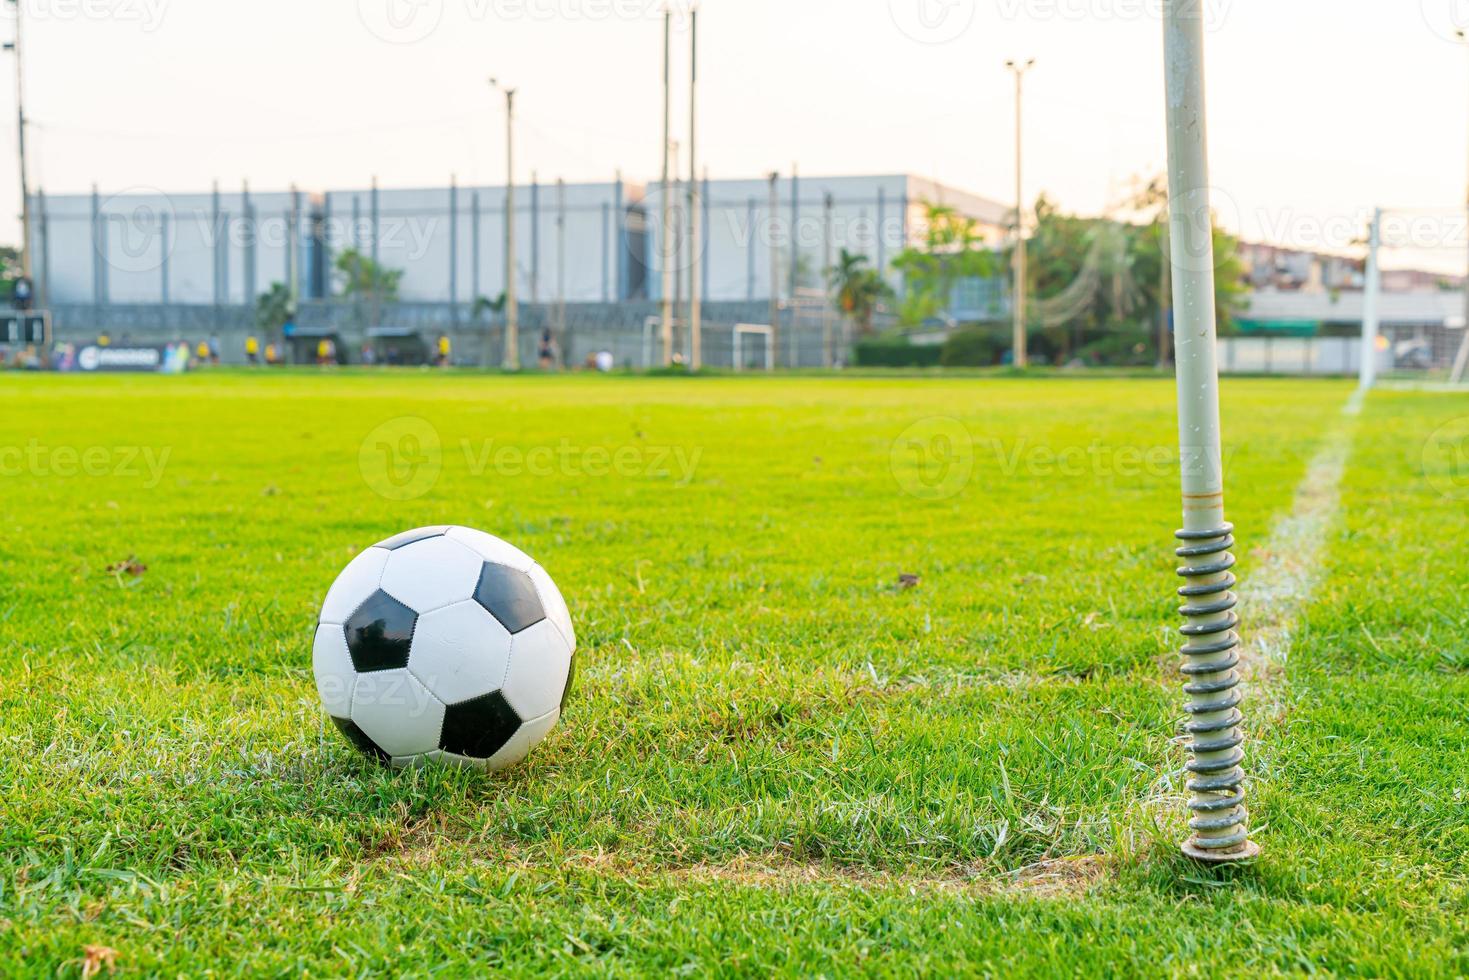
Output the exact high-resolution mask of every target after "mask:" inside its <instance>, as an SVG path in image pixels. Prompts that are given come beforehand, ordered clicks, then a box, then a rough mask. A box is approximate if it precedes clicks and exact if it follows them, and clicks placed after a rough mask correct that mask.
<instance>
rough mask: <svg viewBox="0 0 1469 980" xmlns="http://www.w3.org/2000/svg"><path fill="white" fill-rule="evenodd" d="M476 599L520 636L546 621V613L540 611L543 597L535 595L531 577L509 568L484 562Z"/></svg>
mask: <svg viewBox="0 0 1469 980" xmlns="http://www.w3.org/2000/svg"><path fill="white" fill-rule="evenodd" d="M474 598H475V601H476V602H478V603H479V604H480V605H481V606H484V607H485V609H486V610H488V611H489V614H490V615H491V616H494V617H495V618H496V619H498V620H499V621H500V625H502V626H504V627H505V628H506V629H507V630H509V631H510V632H512V633H519V632H520V631H521V630H523V629H525V628H526V627H527V626H534V625H535V624H536V623H539V622H540V621H541V620H543V619H545V618H546V611H545V610H544V609H542V608H541V597H540V596H539V595H537V594H536V583H534V582H532V581H531V580H530V576H529V575H527V574H525V573H524V572H522V571H518V570H516V569H514V568H511V567H510V566H509V565H498V564H496V563H495V562H492V561H487V562H485V567H484V568H482V569H481V570H480V573H479V588H477V589H475V590H474Z"/></svg>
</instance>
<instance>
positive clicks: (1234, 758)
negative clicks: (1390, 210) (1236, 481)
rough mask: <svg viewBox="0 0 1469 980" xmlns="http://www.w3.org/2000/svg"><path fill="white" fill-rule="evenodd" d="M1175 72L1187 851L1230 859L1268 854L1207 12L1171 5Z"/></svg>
mask: <svg viewBox="0 0 1469 980" xmlns="http://www.w3.org/2000/svg"><path fill="white" fill-rule="evenodd" d="M1163 10H1164V14H1163V47H1164V76H1165V84H1166V92H1167V110H1168V194H1169V200H1170V206H1169V222H1170V226H1171V236H1170V237H1171V244H1172V250H1171V261H1172V265H1173V296H1174V309H1175V311H1176V312H1175V318H1176V324H1177V326H1176V329H1175V331H1174V333H1175V339H1174V345H1175V351H1176V355H1175V360H1176V363H1177V370H1178V432H1179V450H1180V461H1181V464H1182V467H1181V468H1182V486H1183V529H1182V530H1180V531H1179V532H1178V535H1177V536H1178V538H1179V541H1180V545H1179V547H1178V549H1177V554H1178V556H1179V558H1180V559H1182V566H1181V567H1180V568H1179V569H1178V574H1179V575H1180V576H1181V577H1182V578H1183V579H1184V580H1185V583H1186V584H1185V585H1184V586H1183V587H1182V588H1180V589H1179V590H1178V593H1179V595H1180V596H1182V597H1183V601H1184V605H1183V606H1182V607H1181V608H1180V610H1179V612H1180V613H1181V614H1182V616H1183V617H1184V620H1185V625H1184V626H1183V629H1182V631H1181V632H1182V633H1183V636H1184V640H1185V642H1184V646H1183V649H1182V651H1181V652H1182V654H1183V658H1184V663H1183V666H1182V668H1181V669H1182V671H1183V675H1184V679H1185V684H1184V692H1185V693H1186V694H1187V695H1188V703H1187V705H1185V708H1184V710H1185V711H1187V712H1188V723H1187V728H1186V730H1187V732H1188V735H1189V743H1188V751H1189V757H1190V758H1189V761H1188V763H1187V766H1186V769H1187V771H1188V787H1187V788H1188V806H1189V809H1190V811H1192V814H1193V816H1192V818H1191V819H1190V820H1189V829H1190V830H1191V831H1192V832H1193V833H1192V836H1190V837H1189V839H1188V840H1187V841H1185V842H1184V843H1183V845H1182V847H1183V852H1184V854H1186V855H1188V856H1189V857H1192V858H1194V859H1196V860H1199V861H1207V862H1211V863H1216V862H1217V863H1222V862H1230V861H1240V860H1244V859H1248V858H1252V857H1254V856H1255V855H1257V854H1258V853H1259V852H1260V849H1259V846H1258V845H1257V844H1255V842H1253V841H1251V840H1250V839H1249V828H1248V822H1249V814H1248V813H1247V811H1246V810H1245V793H1244V770H1243V768H1242V767H1241V766H1242V763H1243V762H1244V752H1243V750H1242V749H1241V748H1240V746H1241V743H1242V742H1243V736H1242V734H1241V726H1242V724H1243V721H1244V717H1243V715H1242V714H1241V712H1240V709H1239V705H1240V702H1241V700H1242V698H1241V696H1240V690H1239V683H1240V676H1239V671H1238V670H1237V668H1238V666H1239V663H1240V658H1239V646H1240V640H1239V635H1238V633H1236V632H1235V629H1236V627H1237V626H1238V625H1239V616H1238V614H1237V613H1236V612H1235V606H1236V604H1237V600H1236V598H1235V595H1234V593H1233V592H1232V591H1231V589H1232V588H1233V586H1234V585H1235V576H1234V573H1233V572H1232V571H1231V570H1230V569H1231V568H1232V567H1233V566H1234V556H1233V555H1232V554H1230V553H1229V549H1230V548H1231V547H1233V545H1234V536H1233V531H1234V526H1233V525H1231V524H1230V523H1229V522H1228V521H1226V520H1225V519H1224V472H1223V470H1224V467H1223V454H1222V452H1221V450H1220V428H1219V369H1218V363H1217V344H1216V341H1215V328H1216V324H1215V298H1214V246H1213V220H1212V217H1211V215H1210V210H1209V166H1208V159H1207V154H1206V147H1207V143H1206V139H1205V113H1204V23H1203V19H1202V12H1201V10H1200V8H1199V5H1198V4H1194V3H1191V2H1188V0H1165V3H1164V8H1163Z"/></svg>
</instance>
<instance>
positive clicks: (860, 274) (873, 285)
mask: <svg viewBox="0 0 1469 980" xmlns="http://www.w3.org/2000/svg"><path fill="white" fill-rule="evenodd" d="M829 275H830V287H831V297H832V302H834V303H835V304H836V307H837V309H839V310H841V311H842V316H844V317H846V318H847V319H848V320H850V321H851V322H852V324H853V325H854V326H855V327H856V328H857V333H858V335H859V336H866V335H867V334H870V333H872V317H873V314H875V313H876V312H877V307H878V304H880V303H881V302H882V301H883V300H884V299H886V298H887V297H888V296H889V295H890V294H891V292H892V290H890V289H889V288H888V284H887V283H886V282H884V281H883V278H882V276H881V275H880V274H879V273H878V271H877V270H876V269H869V268H867V256H865V255H861V254H854V253H852V252H848V251H847V250H846V249H842V254H841V257H840V258H839V259H838V260H837V264H836V266H834V267H833V268H832V269H831V270H830V272H829Z"/></svg>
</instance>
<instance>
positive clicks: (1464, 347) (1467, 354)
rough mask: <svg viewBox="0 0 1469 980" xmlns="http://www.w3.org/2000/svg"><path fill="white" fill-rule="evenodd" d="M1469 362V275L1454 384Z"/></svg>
mask: <svg viewBox="0 0 1469 980" xmlns="http://www.w3.org/2000/svg"><path fill="white" fill-rule="evenodd" d="M1456 33H1457V34H1458V35H1459V40H1460V42H1462V43H1464V44H1466V45H1469V31H1462V30H1461V31H1457V32H1456ZM1465 190H1466V193H1465V206H1466V207H1469V185H1466V187H1465ZM1466 364H1469V276H1465V278H1464V339H1463V340H1462V341H1461V342H1460V344H1459V353H1458V355H1457V356H1456V357H1455V358H1454V367H1453V371H1452V373H1451V374H1450V375H1449V377H1450V380H1451V381H1452V382H1453V383H1454V384H1458V383H1459V382H1460V381H1462V380H1463V379H1464V368H1465V365H1466Z"/></svg>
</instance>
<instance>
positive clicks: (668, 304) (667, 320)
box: [659, 8, 673, 367]
mask: <svg viewBox="0 0 1469 980" xmlns="http://www.w3.org/2000/svg"><path fill="white" fill-rule="evenodd" d="M672 44H673V10H672V9H671V8H665V9H664V11H663V191H662V197H663V213H662V215H661V216H660V217H661V220H662V222H663V247H662V249H661V251H660V256H661V259H662V263H663V296H662V300H663V303H662V307H661V309H660V311H659V312H660V317H659V319H660V320H661V324H660V327H661V331H660V332H661V333H662V336H663V366H664V367H668V366H669V365H670V364H672V363H673V254H672V252H671V251H670V250H671V248H672V246H673V226H672V224H671V222H672V220H673V211H672V209H671V208H669V206H668V205H669V200H668V198H669V196H670V195H671V194H672V193H673V191H672V189H671V187H670V186H669V172H668V166H669V160H668V153H669V149H670V147H671V145H672V142H671V141H672V139H673V134H672V131H671V126H672V119H671V116H670V113H671V112H672V107H671V103H672V101H673V99H672V95H673V93H672V89H671V86H672V82H671V79H670V75H669V70H670V69H669V65H670V62H671V60H672V56H673V50H672Z"/></svg>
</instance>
